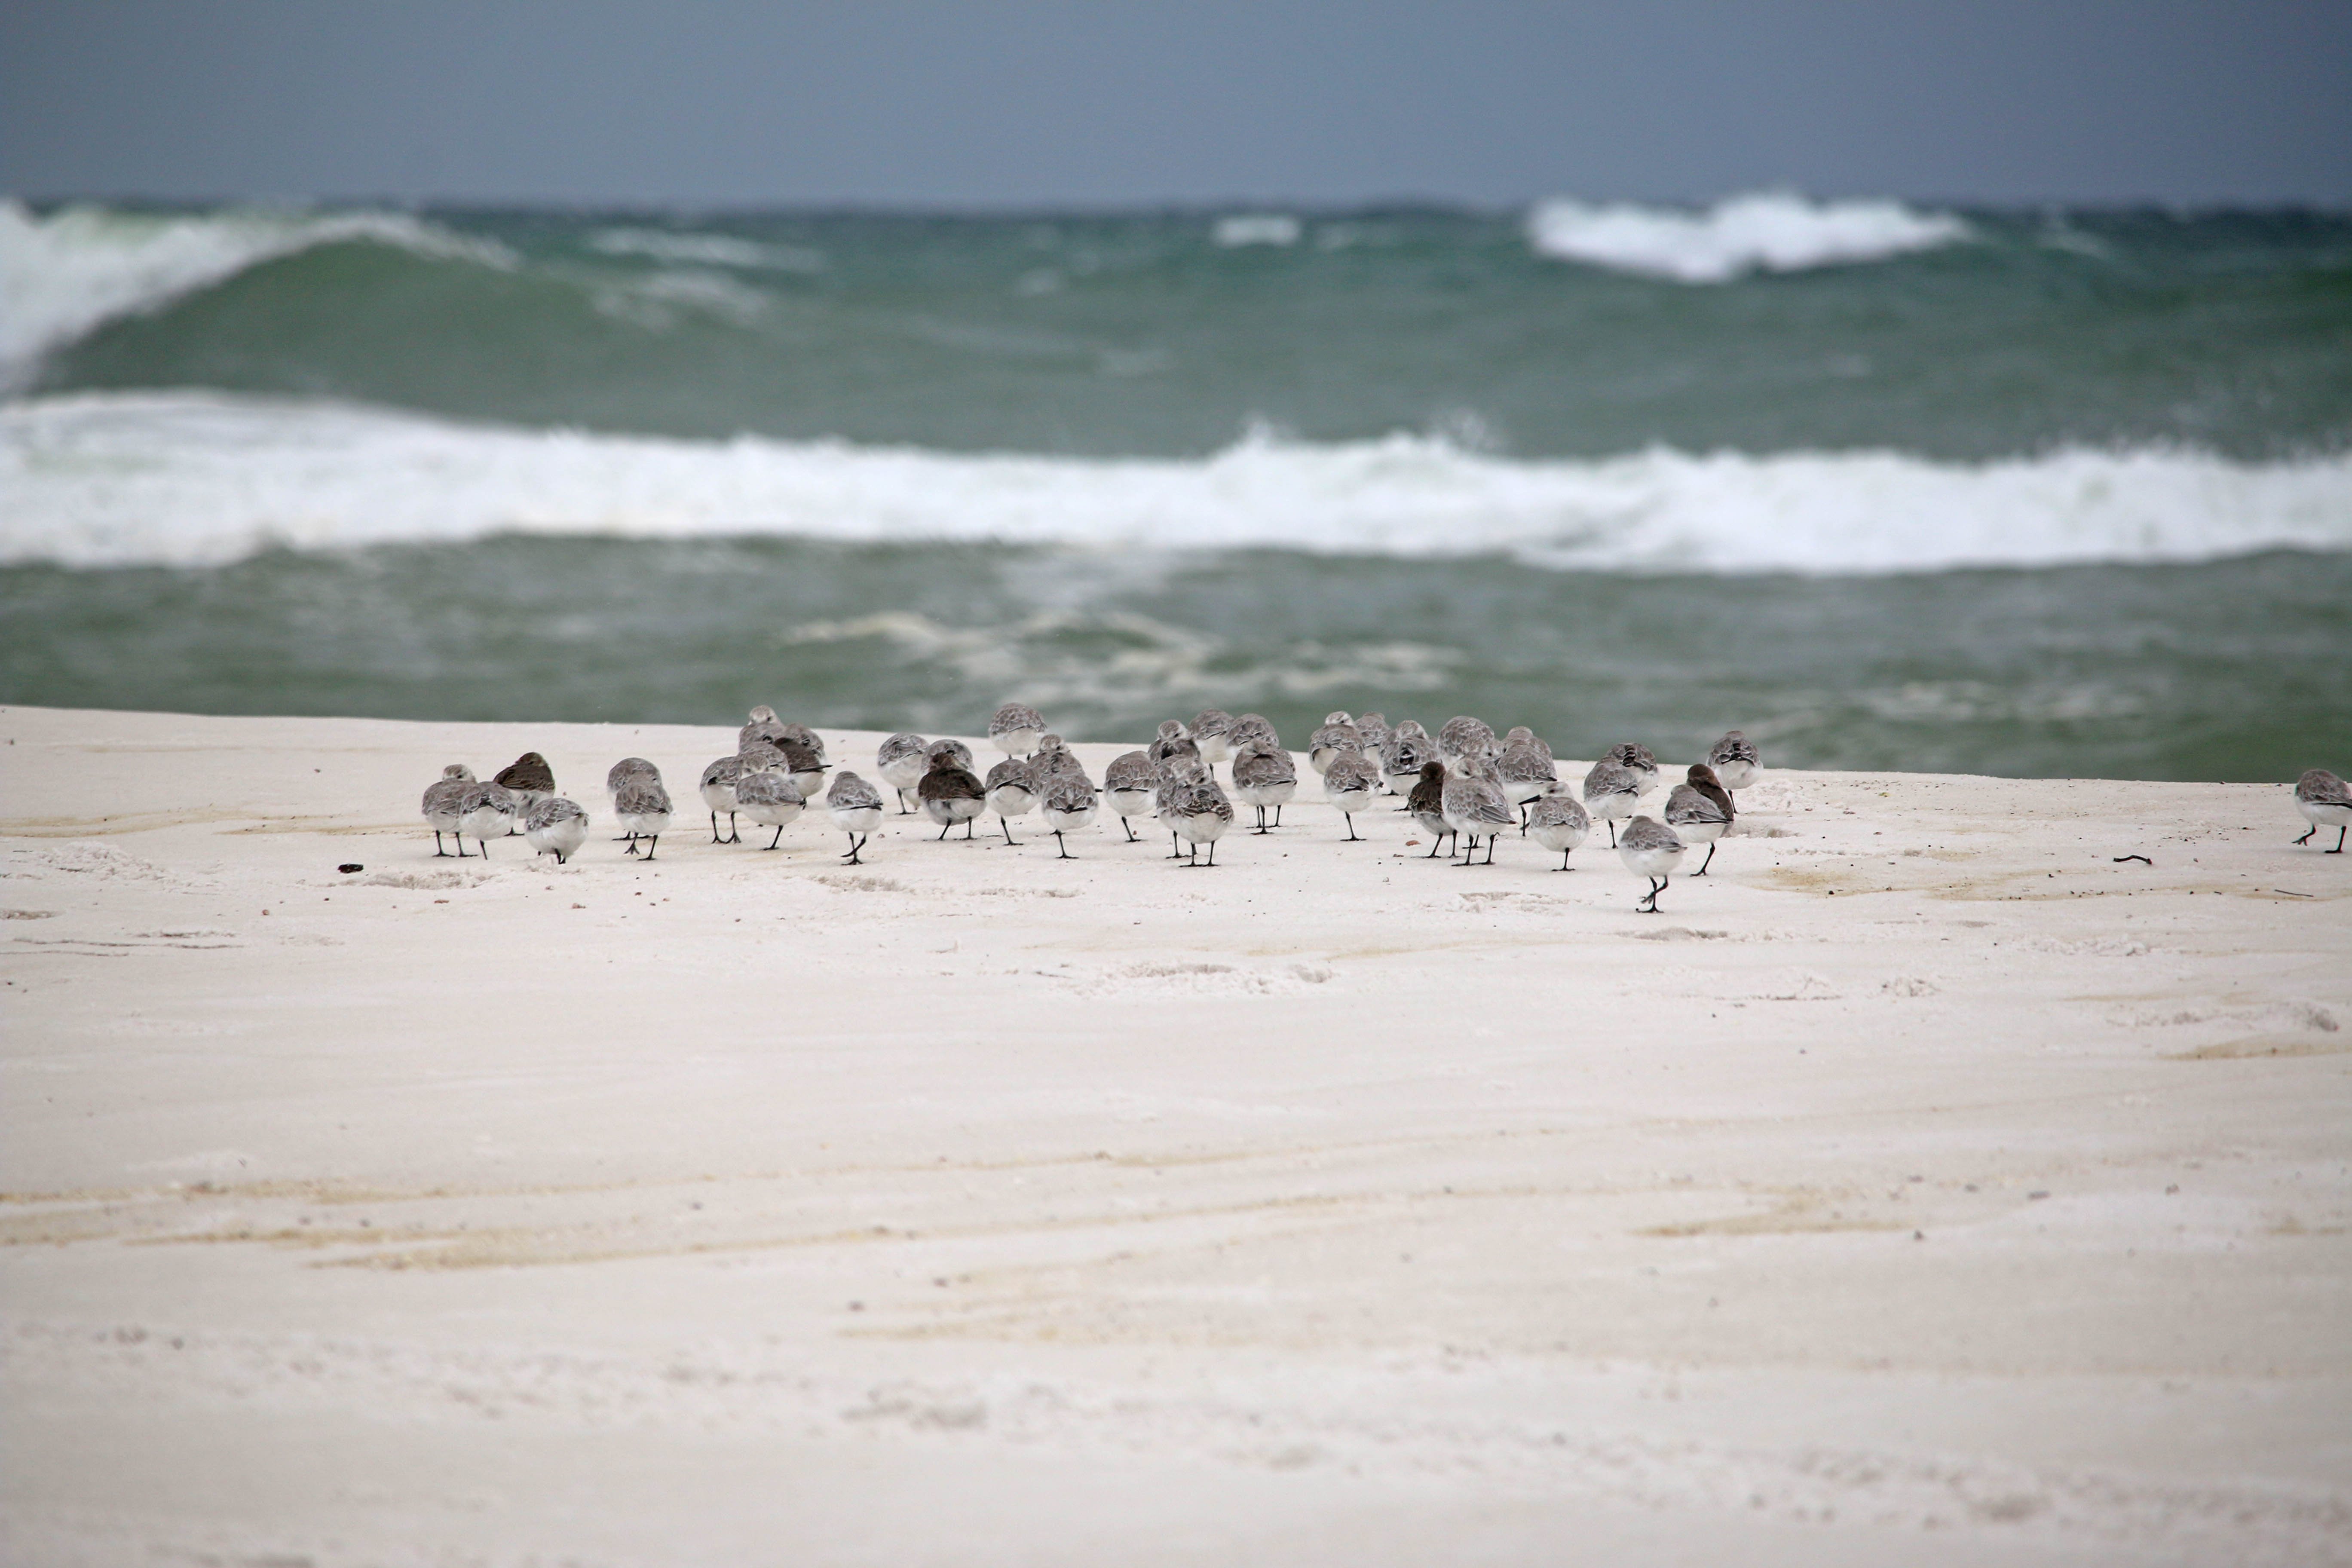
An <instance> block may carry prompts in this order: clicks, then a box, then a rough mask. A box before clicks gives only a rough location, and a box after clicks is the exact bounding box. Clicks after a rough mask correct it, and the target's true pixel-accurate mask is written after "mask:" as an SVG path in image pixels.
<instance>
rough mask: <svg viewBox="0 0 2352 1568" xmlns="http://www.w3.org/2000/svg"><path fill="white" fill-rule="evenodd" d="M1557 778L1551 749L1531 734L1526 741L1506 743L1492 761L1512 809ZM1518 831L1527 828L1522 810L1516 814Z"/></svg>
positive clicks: (1548, 788)
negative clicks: (1517, 743)
mask: <svg viewBox="0 0 2352 1568" xmlns="http://www.w3.org/2000/svg"><path fill="white" fill-rule="evenodd" d="M1520 732H1521V731H1517V730H1514V731H1511V733H1513V734H1514V735H1516V734H1518V733H1520ZM1495 782H1496V784H1500V785H1501V786H1502V789H1503V798H1504V799H1505V800H1507V801H1509V802H1510V803H1511V805H1512V806H1513V808H1514V809H1516V808H1517V807H1520V806H1524V805H1527V804H1528V802H1529V801H1531V800H1533V799H1535V798H1536V797H1537V796H1538V795H1545V794H1549V792H1550V789H1551V786H1552V785H1553V784H1556V783H1558V782H1559V773H1558V772H1557V771H1556V769H1555V768H1554V766H1553V763H1552V760H1551V752H1549V751H1547V750H1545V749H1544V746H1543V743H1542V742H1539V741H1537V740H1536V739H1535V737H1534V736H1532V735H1530V736H1528V740H1527V742H1525V743H1522V744H1519V745H1506V746H1505V747H1504V748H1503V754H1502V755H1501V756H1500V757H1498V758H1496V762H1495ZM1519 831H1520V832H1522V833H1524V832H1526V831H1527V816H1526V814H1525V813H1521V815H1520V817H1519Z"/></svg>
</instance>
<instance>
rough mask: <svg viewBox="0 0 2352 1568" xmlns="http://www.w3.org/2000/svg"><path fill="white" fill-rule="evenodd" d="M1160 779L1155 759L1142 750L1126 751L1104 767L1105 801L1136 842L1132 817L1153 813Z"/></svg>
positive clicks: (1128, 837) (1131, 838) (1129, 840)
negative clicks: (1154, 797)
mask: <svg viewBox="0 0 2352 1568" xmlns="http://www.w3.org/2000/svg"><path fill="white" fill-rule="evenodd" d="M1158 782H1159V772H1158V770H1157V769H1155V768H1154V767H1153V766H1152V764H1151V758H1150V755H1149V754H1147V753H1145V752H1120V753H1119V754H1118V756H1116V757H1113V758H1112V759H1111V760H1110V765H1109V766H1108V767H1107V768H1105V769H1103V804H1104V805H1108V806H1109V807H1110V808H1111V810H1112V812H1113V813H1114V814H1116V815H1117V816H1118V825H1119V826H1121V827H1123V828H1125V829H1127V841H1128V842H1129V844H1132V843H1134V842H1135V841H1136V837H1137V835H1136V831H1135V826H1134V824H1133V823H1131V822H1129V820H1128V819H1129V817H1136V816H1149V815H1150V811H1151V796H1152V793H1153V791H1154V789H1155V787H1156V786H1157V784H1158Z"/></svg>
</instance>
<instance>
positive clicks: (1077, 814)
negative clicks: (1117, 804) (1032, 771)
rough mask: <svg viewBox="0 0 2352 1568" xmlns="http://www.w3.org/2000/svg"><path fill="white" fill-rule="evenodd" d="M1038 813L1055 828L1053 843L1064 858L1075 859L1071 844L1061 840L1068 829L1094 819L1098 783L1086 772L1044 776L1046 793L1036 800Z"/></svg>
mask: <svg viewBox="0 0 2352 1568" xmlns="http://www.w3.org/2000/svg"><path fill="white" fill-rule="evenodd" d="M1037 811H1038V814H1039V815H1040V816H1042V817H1044V819H1045V826H1047V827H1049V828H1051V829H1052V830H1053V834H1054V847H1055V848H1056V849H1058V850H1060V851H1061V858H1063V859H1065V860H1075V859H1076V858H1077V857H1076V856H1075V855H1073V854H1071V853H1070V847H1069V846H1068V845H1066V844H1065V843H1063V842H1062V835H1063V834H1065V833H1076V831H1077V830H1078V829H1079V828H1081V827H1084V826H1086V825H1087V823H1089V822H1092V821H1093V820H1094V819H1095V786H1094V785H1093V784H1089V783H1088V782H1087V775H1086V774H1085V773H1054V774H1051V775H1050V776H1048V777H1047V779H1046V780H1045V795H1044V796H1043V797H1042V798H1041V799H1039V801H1038V802H1037Z"/></svg>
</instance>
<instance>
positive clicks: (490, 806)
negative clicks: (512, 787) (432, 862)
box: [457, 781, 515, 860]
mask: <svg viewBox="0 0 2352 1568" xmlns="http://www.w3.org/2000/svg"><path fill="white" fill-rule="evenodd" d="M457 813H458V816H457V825H458V827H459V828H460V830H461V831H460V834H459V837H458V839H457V847H458V848H460V849H463V848H464V847H466V840H465V837H464V835H465V834H467V833H470V834H472V835H473V836H474V847H475V848H477V849H479V850H480V851H481V852H482V858H483V859H485V860H487V859H488V858H490V847H489V844H488V840H489V839H492V838H504V837H506V836H507V833H508V831H509V829H511V828H512V827H513V826H514V819H515V805H514V796H513V795H509V793H508V792H507V789H506V786H505V785H503V784H491V783H488V782H487V781H485V782H483V783H481V784H467V786H466V794H465V796H464V798H462V799H461V800H459V801H458V802H457Z"/></svg>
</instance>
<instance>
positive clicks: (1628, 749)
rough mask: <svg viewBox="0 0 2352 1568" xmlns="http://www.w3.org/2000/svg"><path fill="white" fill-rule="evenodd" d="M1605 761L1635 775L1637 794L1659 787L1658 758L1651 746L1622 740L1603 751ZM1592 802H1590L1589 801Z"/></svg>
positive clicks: (1643, 793) (1602, 757)
mask: <svg viewBox="0 0 2352 1568" xmlns="http://www.w3.org/2000/svg"><path fill="white" fill-rule="evenodd" d="M1601 761H1602V762H1604V763H1616V764H1617V765H1618V766H1619V767H1621V768H1623V769H1625V770H1626V771H1627V772H1629V773H1632V774H1633V782H1634V784H1635V785H1636V786H1637V787H1636V789H1635V791H1634V793H1635V794H1636V795H1647V794H1649V793H1650V792H1651V791H1652V790H1654V789H1655V788H1657V787H1658V759H1657V758H1656V756H1654V754H1652V752H1651V751H1650V748H1649V747H1647V746H1643V745H1637V744H1636V743H1634V742H1632V741H1624V742H1619V743H1618V744H1616V745H1614V746H1612V747H1610V748H1609V749H1608V750H1607V751H1605V752H1601ZM1588 804H1590V803H1588Z"/></svg>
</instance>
